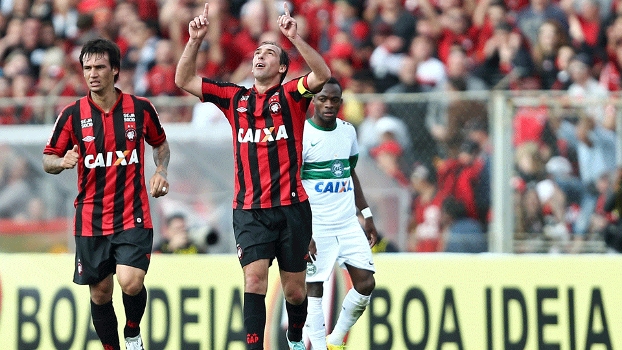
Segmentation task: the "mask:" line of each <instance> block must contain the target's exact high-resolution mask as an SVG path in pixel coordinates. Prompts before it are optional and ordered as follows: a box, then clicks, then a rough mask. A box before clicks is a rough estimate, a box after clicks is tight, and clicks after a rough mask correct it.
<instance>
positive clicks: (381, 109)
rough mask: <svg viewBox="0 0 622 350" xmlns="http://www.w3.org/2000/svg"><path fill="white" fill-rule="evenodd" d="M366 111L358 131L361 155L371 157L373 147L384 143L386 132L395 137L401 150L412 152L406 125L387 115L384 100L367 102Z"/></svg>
mask: <svg viewBox="0 0 622 350" xmlns="http://www.w3.org/2000/svg"><path fill="white" fill-rule="evenodd" d="M365 110H366V116H365V120H363V122H362V123H361V124H360V125H359V128H358V130H357V132H358V135H359V136H358V137H359V151H360V154H363V155H369V154H370V151H371V149H372V148H373V147H375V146H378V145H380V144H381V143H382V135H383V134H384V133H386V132H390V133H392V134H393V135H394V138H395V141H396V142H397V144H398V145H399V146H400V149H401V150H410V147H411V144H412V143H411V142H412V141H411V140H412V139H411V138H410V135H408V128H407V127H406V124H404V122H403V121H402V120H400V119H398V118H396V117H395V116H393V115H390V114H388V113H387V106H386V104H385V102H384V101H383V100H380V99H373V100H371V101H369V102H367V105H366V106H365Z"/></svg>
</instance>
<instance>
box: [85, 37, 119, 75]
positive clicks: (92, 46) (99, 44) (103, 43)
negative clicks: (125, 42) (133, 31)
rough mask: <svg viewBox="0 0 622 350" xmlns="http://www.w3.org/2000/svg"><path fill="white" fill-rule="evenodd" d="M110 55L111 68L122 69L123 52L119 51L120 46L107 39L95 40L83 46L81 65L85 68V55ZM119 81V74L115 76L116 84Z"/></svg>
mask: <svg viewBox="0 0 622 350" xmlns="http://www.w3.org/2000/svg"><path fill="white" fill-rule="evenodd" d="M104 53H108V59H109V60H110V67H111V68H117V70H120V69H121V51H120V50H119V46H117V44H115V43H114V42H113V41H110V40H107V39H102V38H98V39H93V40H89V41H87V42H86V43H85V44H84V46H82V50H81V51H80V65H82V67H84V61H83V58H84V55H87V54H88V55H91V54H102V55H103V54H104ZM118 79H119V73H117V74H116V75H115V76H114V81H115V83H116V82H117V80H118Z"/></svg>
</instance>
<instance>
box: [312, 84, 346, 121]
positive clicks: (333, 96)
mask: <svg viewBox="0 0 622 350" xmlns="http://www.w3.org/2000/svg"><path fill="white" fill-rule="evenodd" d="M342 102H343V100H342V99H341V89H340V88H339V85H337V84H325V85H324V88H322V91H320V92H318V93H317V94H315V96H314V97H313V105H314V107H315V112H314V114H313V121H314V123H316V124H318V125H320V126H323V127H328V126H332V125H334V124H335V120H336V119H337V113H338V112H339V108H341V103H342Z"/></svg>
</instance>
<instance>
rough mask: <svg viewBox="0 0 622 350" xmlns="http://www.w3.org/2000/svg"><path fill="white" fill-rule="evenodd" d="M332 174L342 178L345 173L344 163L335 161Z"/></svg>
mask: <svg viewBox="0 0 622 350" xmlns="http://www.w3.org/2000/svg"><path fill="white" fill-rule="evenodd" d="M330 172H331V173H333V175H334V176H335V177H342V176H343V172H344V166H343V162H341V161H340V160H335V161H334V162H333V165H331V167H330Z"/></svg>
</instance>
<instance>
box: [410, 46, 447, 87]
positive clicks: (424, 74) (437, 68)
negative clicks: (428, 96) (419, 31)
mask: <svg viewBox="0 0 622 350" xmlns="http://www.w3.org/2000/svg"><path fill="white" fill-rule="evenodd" d="M434 51H435V50H434V41H432V39H430V38H429V37H427V36H424V35H418V36H416V37H415V38H414V39H413V41H412V44H411V45H410V48H409V51H408V52H409V55H410V57H412V58H413V59H414V60H415V62H416V63H417V81H418V82H419V85H421V87H422V90H423V91H431V90H433V89H434V88H435V87H437V86H439V85H441V84H443V83H444V82H445V80H446V79H447V73H446V72H445V65H443V62H441V61H440V60H439V59H438V58H436V57H434V56H433V55H434Z"/></svg>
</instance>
